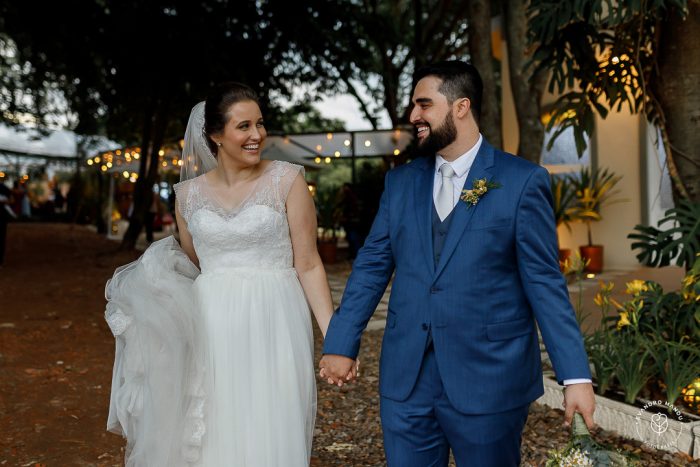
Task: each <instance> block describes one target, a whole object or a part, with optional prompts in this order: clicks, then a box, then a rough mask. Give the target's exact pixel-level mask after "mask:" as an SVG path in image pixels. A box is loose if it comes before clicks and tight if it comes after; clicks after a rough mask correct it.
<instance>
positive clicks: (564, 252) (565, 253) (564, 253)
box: [559, 248, 571, 272]
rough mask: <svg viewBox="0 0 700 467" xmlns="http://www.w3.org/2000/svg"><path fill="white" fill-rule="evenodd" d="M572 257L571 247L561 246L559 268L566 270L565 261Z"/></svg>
mask: <svg viewBox="0 0 700 467" xmlns="http://www.w3.org/2000/svg"><path fill="white" fill-rule="evenodd" d="M570 257H571V249H570V248H559V269H561V272H564V262H565V261H566V260H567V259H569V258H570Z"/></svg>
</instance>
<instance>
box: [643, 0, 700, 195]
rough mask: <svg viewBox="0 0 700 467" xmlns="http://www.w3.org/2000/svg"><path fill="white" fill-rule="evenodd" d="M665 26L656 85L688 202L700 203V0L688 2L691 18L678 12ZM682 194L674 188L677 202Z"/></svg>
mask: <svg viewBox="0 0 700 467" xmlns="http://www.w3.org/2000/svg"><path fill="white" fill-rule="evenodd" d="M669 14H670V17H669V18H668V19H667V20H666V21H664V22H663V26H662V30H661V38H660V42H659V50H658V51H657V53H656V55H657V57H658V63H659V76H658V77H657V80H655V81H654V82H653V83H652V85H653V87H654V93H655V94H656V96H657V98H658V101H659V104H660V106H661V110H662V112H663V115H664V117H665V122H662V124H663V123H665V126H666V130H667V132H668V138H669V141H670V146H671V148H670V149H671V152H670V153H669V155H670V156H671V157H672V158H673V162H675V165H676V168H677V170H678V178H680V183H681V184H682V185H683V186H684V187H685V190H686V191H687V194H688V198H690V199H691V200H692V201H694V202H696V203H697V202H700V149H698V148H700V87H698V83H700V0H689V1H688V15H687V17H686V18H685V19H682V18H681V17H680V15H678V13H677V12H676V11H672V12H670V13H669ZM680 195H681V190H679V189H678V188H677V187H674V196H675V197H676V199H678V197H679V196H680Z"/></svg>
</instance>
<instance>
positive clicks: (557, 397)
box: [537, 376, 700, 459]
mask: <svg viewBox="0 0 700 467" xmlns="http://www.w3.org/2000/svg"><path fill="white" fill-rule="evenodd" d="M543 382H544V395H542V397H540V398H539V399H537V402H538V403H540V404H543V405H546V406H548V407H552V408H555V409H562V402H563V401H564V395H563V394H562V390H561V389H562V388H561V386H560V385H559V383H557V382H556V381H554V380H552V379H550V378H548V377H547V376H545V377H544V378H543ZM595 399H596V411H595V422H596V423H597V424H598V426H600V427H601V428H603V429H604V430H608V431H614V432H616V433H617V434H619V435H621V436H624V437H626V438H630V439H635V440H637V441H644V440H643V439H640V437H639V435H638V434H637V430H636V428H635V423H636V422H635V418H636V417H637V416H638V415H639V408H638V407H634V406H631V405H628V404H623V403H622V402H618V401H615V400H612V399H608V398H607V397H602V396H599V395H598V394H596V396H595ZM642 418H643V419H648V420H650V419H651V416H648V417H645V416H644V415H643V416H642ZM669 424H670V426H671V429H673V428H677V429H679V428H680V426H681V425H682V426H683V429H682V432H681V435H680V436H679V438H678V442H677V444H676V448H675V449H673V448H671V449H668V451H669V452H682V453H685V454H688V455H690V456H692V457H693V458H694V459H700V421H696V422H691V423H680V422H677V421H675V420H669ZM669 436H671V434H670V433H669Z"/></svg>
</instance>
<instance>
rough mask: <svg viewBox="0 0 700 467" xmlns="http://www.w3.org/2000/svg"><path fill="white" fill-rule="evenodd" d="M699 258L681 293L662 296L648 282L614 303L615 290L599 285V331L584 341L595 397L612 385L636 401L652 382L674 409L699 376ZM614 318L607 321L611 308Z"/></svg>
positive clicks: (637, 283)
mask: <svg viewBox="0 0 700 467" xmlns="http://www.w3.org/2000/svg"><path fill="white" fill-rule="evenodd" d="M699 279H700V257H698V258H697V259H696V261H695V264H694V265H693V268H692V269H691V270H690V271H689V272H688V274H686V276H685V277H684V279H683V282H682V287H681V290H680V291H672V292H664V290H663V289H662V288H661V286H660V285H659V284H657V283H655V282H651V281H641V280H636V281H632V282H629V283H627V293H628V294H629V295H631V298H630V299H629V300H627V301H625V302H624V303H618V302H617V301H616V300H615V299H613V298H612V296H611V294H612V290H613V287H614V284H612V283H608V284H605V283H601V290H600V292H599V293H598V294H597V295H596V297H595V303H596V304H597V305H598V306H599V307H600V309H601V311H602V316H601V321H600V326H599V327H598V329H597V330H596V331H595V332H594V333H592V334H590V335H589V336H587V337H586V339H585V343H586V349H587V351H588V355H589V357H590V359H591V362H592V364H593V367H594V370H595V371H594V373H595V378H594V381H595V382H596V384H597V386H598V393H599V394H603V393H604V392H605V391H606V390H607V389H608V388H609V387H610V385H611V383H612V381H617V384H618V385H619V386H620V387H621V388H622V389H623V391H624V393H625V400H626V401H627V402H629V403H632V402H634V401H635V399H636V397H637V396H638V395H639V393H640V392H641V391H643V390H645V387H646V388H648V387H649V383H650V382H652V381H653V382H655V383H657V382H658V383H660V384H658V385H659V386H661V387H663V388H664V391H665V393H666V400H667V401H668V402H669V403H670V404H674V403H675V402H676V401H677V400H678V398H679V397H680V395H681V391H682V389H683V388H684V387H686V386H687V385H688V384H690V383H691V382H692V381H693V380H694V379H695V378H697V375H698V374H700V285H699V283H698V282H699ZM613 307H614V308H615V309H616V310H617V317H613V316H610V311H611V309H612V308H613Z"/></svg>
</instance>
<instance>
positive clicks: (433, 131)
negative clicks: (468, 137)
mask: <svg viewBox="0 0 700 467" xmlns="http://www.w3.org/2000/svg"><path fill="white" fill-rule="evenodd" d="M441 84H442V80H440V79H439V78H436V77H434V76H427V77H425V78H423V79H421V80H420V81H418V84H416V89H415V91H414V93H413V105H414V107H413V110H412V111H411V116H410V120H411V123H412V124H413V126H414V127H415V128H416V133H417V139H418V152H419V155H425V156H431V155H435V154H436V153H439V152H440V151H441V150H442V149H444V148H446V147H447V146H449V145H450V144H452V143H453V142H454V141H455V139H457V128H456V127H455V123H454V118H453V116H452V106H451V105H450V104H449V102H448V101H447V97H445V96H444V95H443V94H442V93H440V91H439V89H440V85H441Z"/></svg>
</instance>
